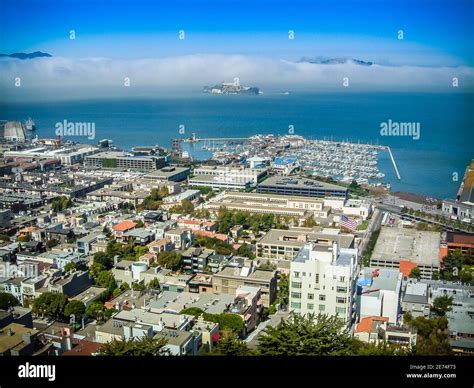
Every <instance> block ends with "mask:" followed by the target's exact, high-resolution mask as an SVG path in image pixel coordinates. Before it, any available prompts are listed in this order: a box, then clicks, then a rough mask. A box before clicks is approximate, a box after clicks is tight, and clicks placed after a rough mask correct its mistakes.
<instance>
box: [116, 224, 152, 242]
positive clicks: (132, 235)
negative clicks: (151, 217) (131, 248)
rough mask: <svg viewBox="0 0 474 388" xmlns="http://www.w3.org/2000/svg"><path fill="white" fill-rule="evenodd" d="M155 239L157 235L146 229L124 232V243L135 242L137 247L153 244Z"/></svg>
mask: <svg viewBox="0 0 474 388" xmlns="http://www.w3.org/2000/svg"><path fill="white" fill-rule="evenodd" d="M154 238H155V235H154V233H153V232H152V231H149V230H147V229H144V228H136V229H132V230H128V231H126V232H124V233H123V236H122V241H123V242H130V241H133V242H135V244H137V245H147V244H148V243H150V242H152V241H153V240H154Z"/></svg>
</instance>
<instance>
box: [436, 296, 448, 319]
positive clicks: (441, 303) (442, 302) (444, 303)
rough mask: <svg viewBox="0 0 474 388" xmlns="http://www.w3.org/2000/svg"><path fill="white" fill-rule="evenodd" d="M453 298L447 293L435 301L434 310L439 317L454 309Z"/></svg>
mask: <svg viewBox="0 0 474 388" xmlns="http://www.w3.org/2000/svg"><path fill="white" fill-rule="evenodd" d="M452 305H453V298H452V297H450V296H447V295H444V296H439V297H438V298H436V299H435V300H434V301H433V306H432V308H433V311H434V312H435V314H436V315H437V316H438V317H444V316H445V315H446V313H447V312H448V311H451V310H452V307H451V306H452Z"/></svg>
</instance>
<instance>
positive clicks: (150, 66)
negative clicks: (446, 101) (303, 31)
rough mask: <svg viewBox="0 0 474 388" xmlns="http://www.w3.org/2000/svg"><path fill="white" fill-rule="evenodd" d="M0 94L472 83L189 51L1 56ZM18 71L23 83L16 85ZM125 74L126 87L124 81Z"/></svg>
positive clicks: (465, 75) (461, 71)
mask: <svg viewBox="0 0 474 388" xmlns="http://www.w3.org/2000/svg"><path fill="white" fill-rule="evenodd" d="M0 74H1V75H0V87H1V88H2V89H3V90H4V94H3V96H2V97H1V98H2V99H6V100H8V99H15V98H28V97H30V98H39V97H40V96H41V98H42V99H44V98H48V97H57V98H67V97H74V96H81V97H108V96H122V95H123V96H126V95H131V96H134V95H143V94H146V93H150V92H151V93H161V92H167V93H168V92H172V91H178V92H196V91H199V90H200V89H201V88H202V86H204V85H212V84H215V83H219V82H221V81H224V80H232V79H233V78H234V77H239V78H240V80H241V83H242V84H244V85H250V86H258V87H260V88H261V89H262V90H263V91H264V92H269V93H270V92H271V91H278V90H281V89H284V90H307V91H321V90H338V89H342V80H343V78H344V77H348V78H349V84H350V88H352V89H354V90H383V91H391V90H393V91H403V90H409V91H429V90H433V91H449V90H452V78H453V77H457V78H458V79H459V88H460V89H463V90H472V86H473V85H474V71H473V68H471V67H466V66H461V67H421V66H382V65H373V66H361V65H357V64H354V63H351V62H349V63H344V64H334V65H322V64H311V63H297V62H290V61H285V60H278V59H273V58H269V57H257V56H244V55H213V54H195V55H186V56H175V57H167V58H160V59H130V60H116V59H107V58H84V59H71V58H62V57H52V58H40V59H33V60H24V61H21V60H14V59H1V60H0ZM16 77H21V87H20V88H16V87H15V86H14V80H15V78H16ZM125 77H128V78H130V87H129V88H126V87H124V86H123V84H124V78H125Z"/></svg>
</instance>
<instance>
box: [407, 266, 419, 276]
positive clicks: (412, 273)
mask: <svg viewBox="0 0 474 388" xmlns="http://www.w3.org/2000/svg"><path fill="white" fill-rule="evenodd" d="M408 277H409V278H412V279H420V278H421V271H420V268H419V267H413V268H412V270H411V271H410V274H409V275H408Z"/></svg>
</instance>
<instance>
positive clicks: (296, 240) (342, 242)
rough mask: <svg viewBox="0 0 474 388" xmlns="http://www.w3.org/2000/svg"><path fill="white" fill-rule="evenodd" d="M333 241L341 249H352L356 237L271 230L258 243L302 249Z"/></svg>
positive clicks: (315, 230) (307, 230)
mask: <svg viewBox="0 0 474 388" xmlns="http://www.w3.org/2000/svg"><path fill="white" fill-rule="evenodd" d="M332 241H336V242H337V243H338V244H339V247H340V248H350V247H351V246H352V244H353V242H354V235H353V234H343V233H340V234H334V233H324V232H323V231H321V232H320V231H318V230H317V229H310V228H291V229H288V230H283V229H270V230H269V231H268V233H267V234H265V236H263V237H262V238H261V239H260V240H259V241H258V243H259V244H274V245H286V246H293V247H302V246H303V245H304V244H305V243H307V242H316V243H318V242H319V243H320V244H323V243H324V244H326V243H328V244H331V243H332Z"/></svg>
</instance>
